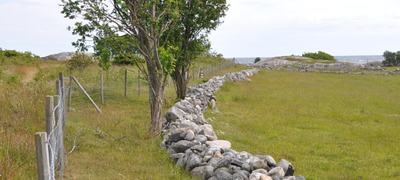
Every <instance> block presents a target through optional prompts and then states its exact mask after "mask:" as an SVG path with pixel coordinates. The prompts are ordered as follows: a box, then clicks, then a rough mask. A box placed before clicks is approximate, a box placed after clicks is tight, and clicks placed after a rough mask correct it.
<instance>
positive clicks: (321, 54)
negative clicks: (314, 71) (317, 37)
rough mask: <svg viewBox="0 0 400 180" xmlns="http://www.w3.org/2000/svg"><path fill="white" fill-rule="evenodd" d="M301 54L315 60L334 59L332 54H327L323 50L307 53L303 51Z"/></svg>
mask: <svg viewBox="0 0 400 180" xmlns="http://www.w3.org/2000/svg"><path fill="white" fill-rule="evenodd" d="M302 56H303V57H308V58H311V59H315V60H327V61H336V60H335V57H334V56H332V55H330V54H328V53H326V52H323V51H318V52H316V53H313V52H307V53H304V54H303V55H302Z"/></svg>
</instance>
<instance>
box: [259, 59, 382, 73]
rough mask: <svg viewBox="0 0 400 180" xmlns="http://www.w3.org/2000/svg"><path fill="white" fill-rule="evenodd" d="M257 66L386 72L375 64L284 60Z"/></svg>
mask: <svg viewBox="0 0 400 180" xmlns="http://www.w3.org/2000/svg"><path fill="white" fill-rule="evenodd" d="M255 66H257V67H261V68H265V69H270V70H289V71H300V72H336V73H354V72H361V71H375V72H384V69H383V68H382V67H381V66H379V65H375V64H353V63H344V62H337V63H304V62H299V61H289V60H282V59H275V60H267V61H263V62H259V63H257V64H256V65H255Z"/></svg>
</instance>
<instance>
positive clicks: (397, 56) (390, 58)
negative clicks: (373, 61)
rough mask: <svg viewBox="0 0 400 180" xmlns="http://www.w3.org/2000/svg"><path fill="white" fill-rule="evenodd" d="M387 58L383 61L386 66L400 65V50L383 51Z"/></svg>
mask: <svg viewBox="0 0 400 180" xmlns="http://www.w3.org/2000/svg"><path fill="white" fill-rule="evenodd" d="M383 57H384V58H385V60H384V61H383V62H382V63H383V65H384V66H399V65H400V51H397V52H390V51H385V52H384V53H383Z"/></svg>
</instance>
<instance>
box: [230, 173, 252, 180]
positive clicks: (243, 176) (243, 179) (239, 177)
mask: <svg viewBox="0 0 400 180" xmlns="http://www.w3.org/2000/svg"><path fill="white" fill-rule="evenodd" d="M232 179H233V180H248V179H249V172H247V171H238V172H236V173H234V174H233V176H232Z"/></svg>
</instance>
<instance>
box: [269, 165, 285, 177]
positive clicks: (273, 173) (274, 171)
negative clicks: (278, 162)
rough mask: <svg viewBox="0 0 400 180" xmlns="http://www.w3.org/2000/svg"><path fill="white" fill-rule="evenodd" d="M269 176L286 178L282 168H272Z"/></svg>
mask: <svg viewBox="0 0 400 180" xmlns="http://www.w3.org/2000/svg"><path fill="white" fill-rule="evenodd" d="M268 175H269V176H279V177H283V176H285V172H284V171H283V168H282V167H279V166H278V167H274V168H272V169H271V170H270V171H269V172H268Z"/></svg>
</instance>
